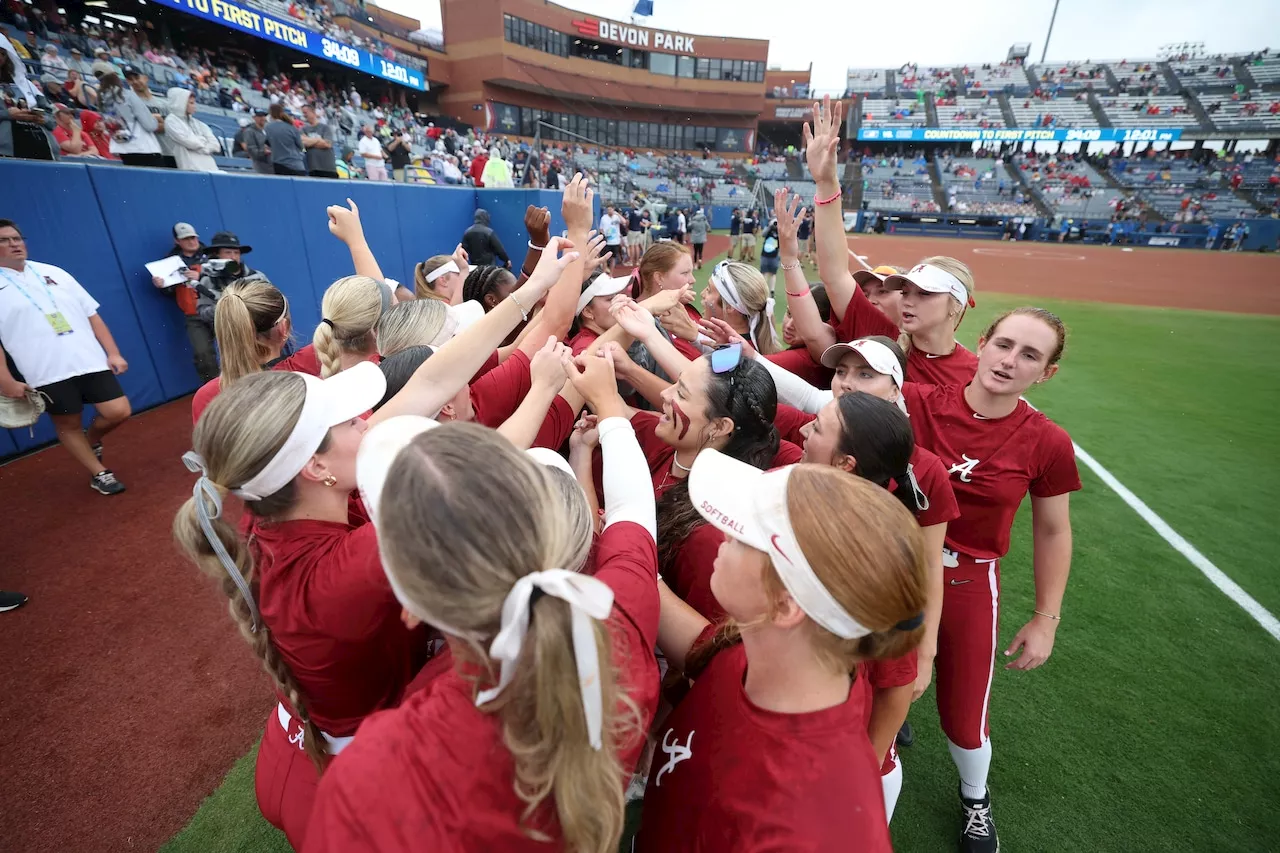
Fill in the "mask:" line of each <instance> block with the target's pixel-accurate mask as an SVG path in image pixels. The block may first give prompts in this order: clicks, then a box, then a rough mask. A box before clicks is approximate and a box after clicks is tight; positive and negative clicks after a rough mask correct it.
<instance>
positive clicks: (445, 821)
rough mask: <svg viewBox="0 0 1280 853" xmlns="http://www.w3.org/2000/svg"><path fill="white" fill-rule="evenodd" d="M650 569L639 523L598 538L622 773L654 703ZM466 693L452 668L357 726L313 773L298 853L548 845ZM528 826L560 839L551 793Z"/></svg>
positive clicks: (490, 717)
mask: <svg viewBox="0 0 1280 853" xmlns="http://www.w3.org/2000/svg"><path fill="white" fill-rule="evenodd" d="M657 562H658V555H657V550H656V548H655V546H654V543H653V538H652V537H650V536H649V534H648V533H647V532H646V531H645V530H644V529H643V528H642V527H640V526H639V525H636V524H634V523H631V522H619V523H617V524H614V525H611V526H610V527H608V528H607V529H606V530H605V531H604V533H602V534H601V536H600V542H599V545H598V551H597V563H596V565H597V571H596V577H597V578H599V579H600V580H602V581H604V582H605V583H607V584H608V585H609V587H610V588H611V589H612V590H613V593H614V607H613V612H612V614H611V615H610V617H609V620H608V625H609V632H610V635H611V637H612V640H613V655H614V662H615V665H616V666H617V667H618V684H619V685H620V686H621V687H622V688H623V689H625V690H626V692H627V694H628V696H630V697H631V699H632V701H633V702H634V703H635V704H636V706H637V707H638V708H639V710H640V719H639V721H638V728H635V729H630V730H629V731H632V732H633V734H632V736H631V739H630V742H628V743H626V745H625V746H624V749H623V752H622V754H621V755H620V758H621V761H622V765H623V770H624V774H630V773H631V771H632V770H634V768H635V765H636V762H637V761H638V760H639V757H640V752H641V750H642V748H643V746H644V737H643V732H645V731H646V730H647V729H648V727H649V724H650V723H651V722H652V720H653V716H654V712H655V710H656V708H657V701H658V668H657V662H656V661H655V660H654V654H653V649H654V646H655V644H656V643H657V638H658V637H657V635H658V611H659V606H658V587H657ZM475 691H476V686H475V684H474V683H473V682H472V681H471V680H470V679H467V678H464V677H463V676H462V675H461V674H459V672H458V670H457V669H456V668H455V669H451V670H449V671H448V672H446V673H444V674H442V675H441V676H440V677H439V678H437V679H436V680H435V681H433V682H431V683H430V684H429V685H428V686H427V687H426V688H425V689H423V690H422V691H421V692H419V693H416V694H414V695H413V696H411V697H409V698H408V699H406V700H405V702H404V704H403V705H401V706H400V707H399V708H397V709H396V710H394V711H387V712H384V713H380V714H375V715H373V716H371V717H370V718H369V719H368V720H366V721H365V723H364V724H363V725H362V726H360V731H359V734H358V735H357V737H356V739H355V740H354V741H352V742H351V745H350V746H348V747H347V748H346V749H345V750H343V751H342V754H341V755H339V756H337V757H336V758H335V759H334V761H333V763H332V764H331V765H330V766H329V768H328V769H327V770H326V771H325V774H324V776H323V777H322V778H321V782H320V790H319V793H318V794H317V796H316V804H315V808H314V810H313V811H312V816H311V824H310V826H309V827H308V829H307V840H306V846H305V848H304V850H305V851H306V853H328V851H341V853H347V851H380V853H382V852H384V851H401V850H404V851H418V850H433V851H469V850H502V851H531V853H532V851H546V850H549V849H558V847H559V845H548V843H547V842H545V841H536V840H534V839H532V838H530V837H529V836H528V835H527V834H526V833H525V831H524V829H525V825H523V824H522V823H521V819H520V816H521V813H522V812H523V810H524V808H525V803H524V801H523V800H521V799H520V798H519V797H518V796H517V795H516V792H515V790H514V787H513V785H512V782H513V780H514V778H515V765H514V761H513V760H512V757H511V752H510V751H509V750H508V749H507V747H506V745H505V744H504V743H503V737H502V721H501V719H500V717H499V716H498V715H497V714H487V713H484V712H482V711H480V710H479V709H478V708H476V706H475ZM625 778H626V777H625V776H624V777H623V778H620V779H619V780H618V781H619V785H623V784H625ZM528 825H530V826H533V827H536V828H537V829H540V830H542V831H544V832H546V833H547V834H548V835H550V836H551V838H552V839H556V838H558V837H559V832H560V830H559V827H558V824H557V818H556V811H555V805H554V802H553V801H552V800H551V799H550V798H548V799H547V800H544V801H543V802H542V804H541V805H540V807H539V808H538V809H537V810H536V811H535V813H534V815H533V816H532V817H531V818H530V820H529V823H528Z"/></svg>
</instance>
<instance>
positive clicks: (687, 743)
mask: <svg viewBox="0 0 1280 853" xmlns="http://www.w3.org/2000/svg"><path fill="white" fill-rule="evenodd" d="M675 733H676V730H675V729H667V733H666V734H664V735H663V736H662V751H663V752H665V753H666V754H667V763H666V764H664V765H662V767H660V768H659V769H658V775H657V776H656V777H655V778H654V780H653V786H654V787H655V788H660V787H662V777H663V776H665V775H666V774H667V773H670V772H671V771H672V770H675V769H676V765H677V764H679V763H680V762H681V761H684V760H685V759H687V758H693V732H692V731H690V732H689V736H688V737H687V738H685V740H684V743H681V742H680V740H679V738H674V737H672V735H674V734H675Z"/></svg>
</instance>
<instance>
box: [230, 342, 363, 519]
mask: <svg viewBox="0 0 1280 853" xmlns="http://www.w3.org/2000/svg"><path fill="white" fill-rule="evenodd" d="M294 376H298V377H300V378H301V379H302V381H303V382H305V383H306V386H307V392H306V397H305V398H304V399H303V401H302V411H301V412H299V413H298V420H297V422H296V423H295V424H294V425H293V429H292V430H291V431H290V432H289V437H288V438H287V439H285V442H284V444H283V445H282V446H281V447H280V450H279V452H277V453H276V455H275V456H273V457H271V461H270V462H268V463H267V464H266V465H265V466H264V467H263V469H262V470H261V471H259V472H258V473H257V474H256V475H254V476H253V477H251V478H250V479H249V480H248V481H247V482H246V483H244V484H243V485H241V486H240V488H238V489H232V494H234V495H235V496H236V497H238V498H243V499H244V500H247V501H260V500H262V499H263V498H265V497H267V496H268V495H274V494H275V493H276V492H278V491H280V490H281V489H282V488H284V487H285V485H286V484H288V483H289V482H290V481H292V480H293V478H294V477H296V476H298V473H299V472H300V471H302V469H303V467H305V466H306V464H307V460H308V459H310V458H311V457H312V456H314V455H315V453H316V451H317V450H319V449H320V445H321V444H322V443H323V442H324V439H325V436H326V435H328V434H329V429H330V428H331V427H335V426H337V425H338V424H341V423H344V422H346V421H349V420H351V419H352V418H355V417H359V416H360V415H362V414H364V413H365V412H367V411H369V410H370V409H372V408H373V407H374V406H376V405H377V404H378V401H379V400H381V399H382V395H383V394H385V393H386V390H387V379H386V377H385V376H383V374H382V371H381V370H379V369H378V367H377V365H374V364H371V363H370V362H367V361H365V362H361V363H360V364H357V365H355V366H353V367H349V368H347V369H346V370H344V371H342V372H341V373H335V374H334V375H333V376H330V377H329V378H328V379H317V378H316V377H314V376H310V375H308V374H306V373H295V374H294Z"/></svg>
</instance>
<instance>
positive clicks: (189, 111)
mask: <svg viewBox="0 0 1280 853" xmlns="http://www.w3.org/2000/svg"><path fill="white" fill-rule="evenodd" d="M168 95H169V115H168V117H167V119H166V120H165V123H164V135H165V136H166V137H167V138H168V139H169V142H170V143H171V144H172V145H173V155H174V159H175V160H176V161H177V164H178V168H179V169H181V170H183V171H184V172H220V171H222V170H221V169H219V168H218V164H217V162H216V161H215V160H214V159H213V155H215V154H221V153H222V143H221V142H219V141H218V138H217V137H216V136H214V135H213V131H212V130H210V129H209V125H207V124H205V123H204V122H202V121H200V119H198V118H196V117H195V112H196V99H195V98H194V97H193V96H192V94H191V92H189V91H188V90H186V89H178V88H173V89H170V90H169V92H168Z"/></svg>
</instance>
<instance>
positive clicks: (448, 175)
mask: <svg viewBox="0 0 1280 853" xmlns="http://www.w3.org/2000/svg"><path fill="white" fill-rule="evenodd" d="M441 165H442V168H443V169H444V182H445V183H446V184H451V185H455V186H456V185H458V184H461V183H462V182H463V178H462V170H461V169H459V168H458V158H457V157H454V156H452V155H450V156H447V157H445V158H444V160H443V162H442V164H441Z"/></svg>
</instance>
